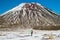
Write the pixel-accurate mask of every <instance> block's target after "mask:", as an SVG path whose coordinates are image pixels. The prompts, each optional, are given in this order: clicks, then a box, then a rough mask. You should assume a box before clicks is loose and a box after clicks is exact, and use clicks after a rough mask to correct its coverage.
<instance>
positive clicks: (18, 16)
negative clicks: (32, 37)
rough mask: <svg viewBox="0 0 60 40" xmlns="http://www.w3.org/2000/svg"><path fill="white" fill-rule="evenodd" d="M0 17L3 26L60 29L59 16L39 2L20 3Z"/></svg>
mask: <svg viewBox="0 0 60 40" xmlns="http://www.w3.org/2000/svg"><path fill="white" fill-rule="evenodd" d="M1 18H3V19H4V21H5V22H3V23H2V25H4V26H3V27H21V28H31V27H32V28H37V29H60V16H59V15H58V14H56V13H54V12H53V11H51V10H49V9H48V8H46V7H44V6H42V5H41V4H39V3H22V4H20V5H18V6H16V7H15V8H13V9H11V10H9V11H7V12H5V13H3V14H2V15H1Z"/></svg>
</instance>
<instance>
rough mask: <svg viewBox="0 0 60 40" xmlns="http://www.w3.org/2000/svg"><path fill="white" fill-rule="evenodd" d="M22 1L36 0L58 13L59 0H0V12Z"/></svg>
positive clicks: (59, 10) (33, 0) (59, 9)
mask: <svg viewBox="0 0 60 40" xmlns="http://www.w3.org/2000/svg"><path fill="white" fill-rule="evenodd" d="M23 2H38V3H40V4H42V5H44V6H45V7H47V8H49V9H52V10H53V11H55V12H57V13H60V0H0V14H2V13H4V12H6V11H8V10H10V9H12V8H13V7H15V6H17V5H19V4H20V3H23Z"/></svg>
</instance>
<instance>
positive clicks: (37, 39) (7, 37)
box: [0, 30, 60, 40]
mask: <svg viewBox="0 0 60 40" xmlns="http://www.w3.org/2000/svg"><path fill="white" fill-rule="evenodd" d="M33 31H34V32H33V36H30V32H29V31H28V30H22V31H21V30H20V31H18V32H17V31H15V32H14V31H0V40H51V39H44V38H43V35H44V34H51V33H52V34H53V35H54V39H52V40H60V30H57V31H41V30H33Z"/></svg>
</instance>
